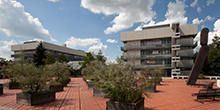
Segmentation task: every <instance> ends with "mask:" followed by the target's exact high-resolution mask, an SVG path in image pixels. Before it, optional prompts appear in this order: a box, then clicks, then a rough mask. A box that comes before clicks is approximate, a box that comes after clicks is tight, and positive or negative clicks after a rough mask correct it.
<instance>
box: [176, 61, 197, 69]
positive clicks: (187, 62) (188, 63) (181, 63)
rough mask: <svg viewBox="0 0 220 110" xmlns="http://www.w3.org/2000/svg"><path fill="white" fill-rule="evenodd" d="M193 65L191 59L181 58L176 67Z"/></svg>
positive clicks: (190, 66)
mask: <svg viewBox="0 0 220 110" xmlns="http://www.w3.org/2000/svg"><path fill="white" fill-rule="evenodd" d="M193 65H194V63H193V60H181V61H180V62H179V64H178V65H177V67H185V68H192V67H193Z"/></svg>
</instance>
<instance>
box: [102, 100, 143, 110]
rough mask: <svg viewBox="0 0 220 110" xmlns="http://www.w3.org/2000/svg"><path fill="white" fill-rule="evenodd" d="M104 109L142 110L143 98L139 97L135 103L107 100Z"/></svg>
mask: <svg viewBox="0 0 220 110" xmlns="http://www.w3.org/2000/svg"><path fill="white" fill-rule="evenodd" d="M106 110H144V98H141V99H139V100H138V101H137V102H136V103H122V102H117V101H107V102H106Z"/></svg>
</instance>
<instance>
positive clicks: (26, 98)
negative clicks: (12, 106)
mask: <svg viewBox="0 0 220 110" xmlns="http://www.w3.org/2000/svg"><path fill="white" fill-rule="evenodd" d="M54 100H55V92H45V93H35V94H24V93H17V94H16V103H17V104H22V105H28V106H32V105H38V104H43V103H47V102H51V101H54Z"/></svg>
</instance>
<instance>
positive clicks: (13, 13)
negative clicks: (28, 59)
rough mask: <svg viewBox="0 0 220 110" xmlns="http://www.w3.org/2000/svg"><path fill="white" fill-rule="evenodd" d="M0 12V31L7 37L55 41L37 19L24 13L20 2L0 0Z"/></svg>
mask: <svg viewBox="0 0 220 110" xmlns="http://www.w3.org/2000/svg"><path fill="white" fill-rule="evenodd" d="M0 12H1V14H0V18H1V19H0V31H3V32H5V34H6V35H7V36H16V37H27V38H39V39H44V40H50V41H56V40H55V39H52V38H51V35H50V33H49V31H48V30H46V29H44V27H43V26H42V24H41V22H40V21H39V19H38V18H34V17H33V16H31V14H30V13H28V12H25V11H24V6H23V5H22V4H21V3H20V2H17V1H14V0H1V2H0Z"/></svg>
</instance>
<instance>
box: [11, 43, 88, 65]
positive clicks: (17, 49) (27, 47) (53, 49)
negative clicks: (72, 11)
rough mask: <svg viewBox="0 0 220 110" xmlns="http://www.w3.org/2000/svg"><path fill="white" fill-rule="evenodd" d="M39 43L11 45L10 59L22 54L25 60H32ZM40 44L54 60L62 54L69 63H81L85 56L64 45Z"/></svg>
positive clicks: (80, 51)
mask: <svg viewBox="0 0 220 110" xmlns="http://www.w3.org/2000/svg"><path fill="white" fill-rule="evenodd" d="M39 43H40V42H38V41H31V42H24V43H23V44H18V45H12V46H11V51H13V52H14V54H12V55H11V57H14V59H15V60H16V59H18V58H19V54H20V53H21V52H23V53H24V56H25V59H32V58H33V55H34V53H35V51H36V48H37V46H38V45H39ZM42 44H43V46H44V48H45V49H46V53H52V54H54V57H55V58H56V57H57V56H58V55H60V54H61V53H64V55H65V56H66V57H67V58H68V59H69V60H71V61H81V60H82V57H83V56H85V55H86V52H85V51H82V50H75V49H71V48H67V47H66V44H63V45H62V46H59V45H54V44H51V43H47V42H42Z"/></svg>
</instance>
